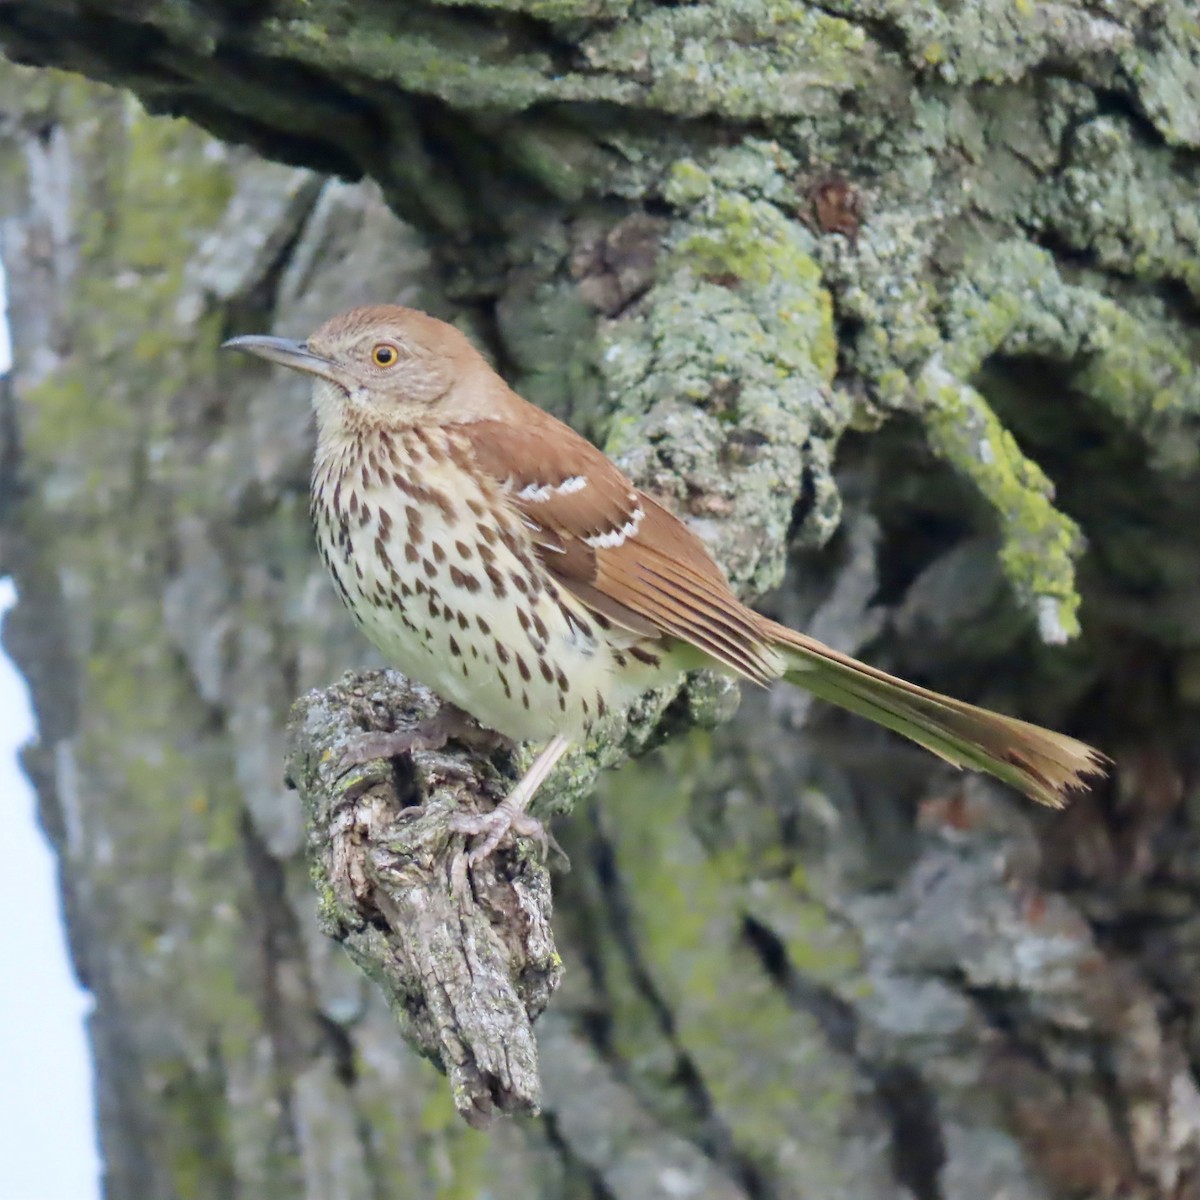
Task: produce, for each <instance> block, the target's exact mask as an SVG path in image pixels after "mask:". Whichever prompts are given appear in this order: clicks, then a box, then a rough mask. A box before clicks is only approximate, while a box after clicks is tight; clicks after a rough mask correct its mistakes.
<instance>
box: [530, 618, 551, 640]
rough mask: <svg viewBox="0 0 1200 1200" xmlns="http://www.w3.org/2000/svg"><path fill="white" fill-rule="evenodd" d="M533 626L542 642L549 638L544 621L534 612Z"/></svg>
mask: <svg viewBox="0 0 1200 1200" xmlns="http://www.w3.org/2000/svg"><path fill="white" fill-rule="evenodd" d="M533 627H534V629H536V630H537V634H538V637H540V638H541V639H542V641H543V642H548V641H549V640H550V631H549V630H548V629H547V628H546V622H545V621H543V620H542V618H541V617H539V616H538V615H537V613H536V612H535V613H534V614H533Z"/></svg>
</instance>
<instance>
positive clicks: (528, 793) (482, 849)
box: [451, 735, 570, 866]
mask: <svg viewBox="0 0 1200 1200" xmlns="http://www.w3.org/2000/svg"><path fill="white" fill-rule="evenodd" d="M569 745H570V742H568V741H567V739H566V738H565V737H562V736H561V735H557V736H555V737H553V738H551V739H550V741H549V742H548V743H547V744H546V747H545V749H544V750H543V751H542V752H541V753H540V754H539V755H538V756H537V758H535V759H534V760H533V762H532V763H531V764H530V766H529V770H528V771H526V772H525V774H524V775H522V776H521V778H520V780H519V781H518V783H517V786H516V787H515V788H513V790H512V791H511V792H509V794H508V795H507V796H505V797H504V799H503V800H501V801H500V803H499V804H497V805H496V807H495V808H494V809H492V811H491V812H490V813H477V814H472V815H470V816H468V815H467V814H466V813H461V814H459V815H458V816H456V817H455V818H454V820H453V822H452V824H451V828H453V829H454V830H455V831H456V832H457V833H466V834H471V835H475V836H482V837H483V841H482V842H481V843H480V844H479V845H478V846H476V847H475V848H474V849H473V850H472V851H471V853H470V854H469V855H468V856H467V861H468V863H469V864H470V865H471V866H475V865H476V864H477V863H480V862H483V860H484V859H485V858H487V857H488V856H489V855H490V854H492V853H493V852H494V851H495V849H496V847H497V846H499V845H500V843H501V842H502V841H504V839H505V838H506V837H507V836H508V834H509V833H515V834H518V835H519V836H521V837H531V838H536V839H537V840H538V841H539V842H540V843H541V845H542V851H543V853H544V852H545V850H546V847H547V845H548V843H549V841H550V838H549V835H548V834H547V833H546V830H545V829H544V828H543V827H542V823H541V821H539V820H538V819H537V818H536V817H531V816H529V815H528V814H527V813H526V812H525V810H526V809H527V808H528V807H529V802H530V801H531V800H532V799H533V797H534V795H535V794H536V792H537V790H538V788H539V787H541V786H542V784H543V783H544V782H545V780H546V776H547V775H549V774H550V772H551V771H553V770H554V766H555V764H556V763H557V762H558V760H559V759H560V758H562V756H563V755H564V754H565V753H566V750H567V747H568V746H569Z"/></svg>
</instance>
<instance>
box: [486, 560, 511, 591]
mask: <svg viewBox="0 0 1200 1200" xmlns="http://www.w3.org/2000/svg"><path fill="white" fill-rule="evenodd" d="M484 570H485V571H486V572H487V577H488V578H489V579H490V580H491V581H492V591H493V592H494V593H495V595H496V599H497V600H503V599H504V597H505V596H507V595H508V589H507V588H506V587H505V586H504V576H503V575H501V574H500V572H499V571H497V570H496V568H495V567H493V566H492V565H491V564H490V563H489V564H488V565H487V566H486V567H484Z"/></svg>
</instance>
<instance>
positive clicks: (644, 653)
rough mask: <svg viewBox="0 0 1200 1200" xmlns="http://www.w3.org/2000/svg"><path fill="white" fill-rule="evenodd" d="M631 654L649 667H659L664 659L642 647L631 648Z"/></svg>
mask: <svg viewBox="0 0 1200 1200" xmlns="http://www.w3.org/2000/svg"><path fill="white" fill-rule="evenodd" d="M629 653H630V654H631V655H632V656H633V657H634V658H636V659H637V660H638V662H640V663H645V664H646V666H648V667H657V666H658V665H659V663H660V662H662V659H661V658H659V656H658V655H657V654H654V653H652V652H651V651H649V650H646V649H644V648H643V647H641V646H630V648H629Z"/></svg>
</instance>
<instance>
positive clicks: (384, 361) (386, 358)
mask: <svg viewBox="0 0 1200 1200" xmlns="http://www.w3.org/2000/svg"><path fill="white" fill-rule="evenodd" d="M399 358H400V355H399V354H398V353H397V351H396V347H395V346H393V345H392V344H391V342H380V343H379V345H378V346H376V347H375V349H374V350H372V351H371V361H372V362H373V363H374V364H375V365H376V366H377V367H394V366H395V365H396V363H397V361H398V360H399Z"/></svg>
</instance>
